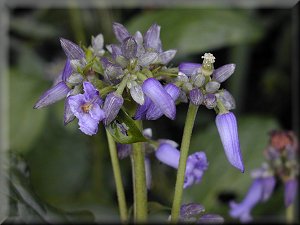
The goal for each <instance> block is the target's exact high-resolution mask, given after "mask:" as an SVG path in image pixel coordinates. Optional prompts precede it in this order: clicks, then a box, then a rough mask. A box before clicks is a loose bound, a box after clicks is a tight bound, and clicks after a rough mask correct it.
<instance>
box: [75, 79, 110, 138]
mask: <svg viewBox="0 0 300 225" xmlns="http://www.w3.org/2000/svg"><path fill="white" fill-rule="evenodd" d="M83 89H84V94H78V95H73V96H70V97H69V104H70V109H71V111H72V112H73V114H74V115H75V116H76V117H77V118H78V120H79V121H78V125H79V129H80V130H81V131H82V132H83V133H85V134H87V135H94V134H96V133H97V131H98V124H99V122H100V121H101V120H103V119H104V118H105V113H104V111H103V110H102V109H101V108H100V105H101V104H102V99H101V98H100V97H99V91H98V90H97V89H95V87H94V86H93V85H92V84H91V83H89V82H83Z"/></svg>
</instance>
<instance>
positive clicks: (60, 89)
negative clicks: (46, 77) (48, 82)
mask: <svg viewBox="0 0 300 225" xmlns="http://www.w3.org/2000/svg"><path fill="white" fill-rule="evenodd" d="M69 91H70V88H69V87H68V86H67V85H66V84H65V82H63V81H62V82H59V83H58V84H56V85H55V86H53V87H52V88H50V89H48V90H47V91H46V92H45V93H44V94H42V95H41V97H40V98H39V100H38V101H37V102H36V103H35V105H34V107H33V108H35V109H40V108H43V107H46V106H48V105H51V104H53V103H54V102H57V101H59V100H61V99H63V98H64V97H66V96H67V94H68V92H69Z"/></svg>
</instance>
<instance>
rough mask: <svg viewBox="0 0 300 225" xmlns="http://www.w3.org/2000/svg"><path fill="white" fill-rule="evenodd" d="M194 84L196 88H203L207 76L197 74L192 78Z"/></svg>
mask: <svg viewBox="0 0 300 225" xmlns="http://www.w3.org/2000/svg"><path fill="white" fill-rule="evenodd" d="M192 82H193V84H194V85H195V86H196V87H202V86H203V85H204V83H205V76H204V75H202V74H196V75H194V76H192Z"/></svg>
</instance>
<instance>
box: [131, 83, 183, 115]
mask: <svg viewBox="0 0 300 225" xmlns="http://www.w3.org/2000/svg"><path fill="white" fill-rule="evenodd" d="M142 90H143V92H144V94H145V95H146V97H145V102H144V104H143V105H141V106H140V107H139V108H138V109H137V112H136V114H135V119H145V118H146V119H148V120H155V119H158V118H159V117H161V116H162V115H163V114H165V115H166V116H167V117H168V118H170V119H175V116H176V107H175V101H176V99H177V98H178V96H179V91H180V90H179V88H178V87H177V86H175V85H174V84H167V85H166V86H165V87H163V86H162V85H161V84H160V82H159V81H157V80H156V79H154V78H148V79H147V80H145V81H144V83H143V85H142Z"/></svg>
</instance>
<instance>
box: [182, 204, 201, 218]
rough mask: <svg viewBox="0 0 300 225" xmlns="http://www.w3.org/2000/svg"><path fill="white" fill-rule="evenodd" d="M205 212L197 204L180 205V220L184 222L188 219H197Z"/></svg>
mask: <svg viewBox="0 0 300 225" xmlns="http://www.w3.org/2000/svg"><path fill="white" fill-rule="evenodd" d="M203 212H205V208H204V207H203V206H202V205H200V204H197V203H188V204H182V205H181V207H180V219H181V220H185V219H189V218H190V217H198V216H199V215H200V214H201V213H203Z"/></svg>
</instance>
